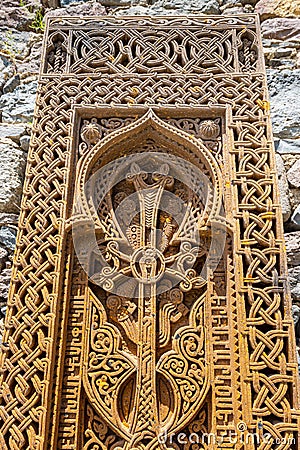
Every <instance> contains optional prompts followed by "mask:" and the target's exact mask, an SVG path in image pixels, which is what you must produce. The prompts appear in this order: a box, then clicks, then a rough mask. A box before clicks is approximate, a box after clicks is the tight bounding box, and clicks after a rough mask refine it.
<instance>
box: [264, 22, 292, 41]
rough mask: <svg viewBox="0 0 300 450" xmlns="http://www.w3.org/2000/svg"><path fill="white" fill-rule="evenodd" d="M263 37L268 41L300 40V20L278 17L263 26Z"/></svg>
mask: <svg viewBox="0 0 300 450" xmlns="http://www.w3.org/2000/svg"><path fill="white" fill-rule="evenodd" d="M261 31H262V36H263V37H264V38H268V39H284V40H288V39H294V40H297V39H300V19H287V18H279V17H276V18H274V19H268V20H265V21H264V22H263V23H262V25H261Z"/></svg>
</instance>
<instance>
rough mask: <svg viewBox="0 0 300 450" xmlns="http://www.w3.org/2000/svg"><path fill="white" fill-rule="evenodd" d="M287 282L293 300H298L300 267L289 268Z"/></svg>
mask: <svg viewBox="0 0 300 450" xmlns="http://www.w3.org/2000/svg"><path fill="white" fill-rule="evenodd" d="M289 284H290V289H291V295H292V299H293V301H300V267H292V268H291V269H289Z"/></svg>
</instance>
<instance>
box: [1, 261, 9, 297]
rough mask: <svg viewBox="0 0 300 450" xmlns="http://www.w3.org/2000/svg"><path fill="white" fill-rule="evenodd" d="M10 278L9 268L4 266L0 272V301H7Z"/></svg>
mask: <svg viewBox="0 0 300 450" xmlns="http://www.w3.org/2000/svg"><path fill="white" fill-rule="evenodd" d="M10 279H11V269H10V268H6V269H4V270H2V272H1V273H0V301H1V303H2V304H3V303H6V302H7V297H8V290H9V284H10Z"/></svg>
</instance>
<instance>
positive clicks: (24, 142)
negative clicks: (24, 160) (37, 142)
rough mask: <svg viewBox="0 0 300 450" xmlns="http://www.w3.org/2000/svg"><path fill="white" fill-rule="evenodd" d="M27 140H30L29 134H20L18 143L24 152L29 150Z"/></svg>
mask: <svg viewBox="0 0 300 450" xmlns="http://www.w3.org/2000/svg"><path fill="white" fill-rule="evenodd" d="M29 142H30V136H28V134H26V135H25V136H22V137H21V139H20V145H21V149H22V150H24V152H28V150H29Z"/></svg>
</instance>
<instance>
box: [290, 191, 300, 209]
mask: <svg viewBox="0 0 300 450" xmlns="http://www.w3.org/2000/svg"><path fill="white" fill-rule="evenodd" d="M290 202H291V207H292V209H296V208H297V206H298V205H300V189H293V188H291V189H290Z"/></svg>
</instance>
